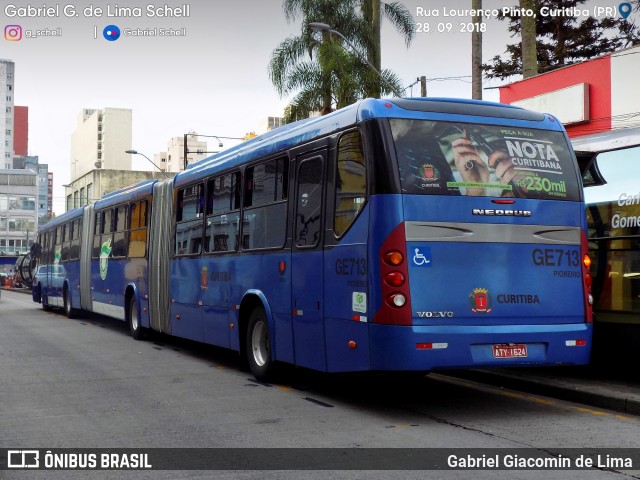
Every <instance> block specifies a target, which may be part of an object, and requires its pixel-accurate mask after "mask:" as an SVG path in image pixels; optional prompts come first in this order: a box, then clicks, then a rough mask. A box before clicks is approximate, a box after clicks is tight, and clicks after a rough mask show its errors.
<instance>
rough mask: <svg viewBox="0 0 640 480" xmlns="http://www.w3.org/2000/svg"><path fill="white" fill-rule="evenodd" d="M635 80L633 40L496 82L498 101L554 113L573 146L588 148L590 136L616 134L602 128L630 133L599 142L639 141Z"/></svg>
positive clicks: (637, 52)
mask: <svg viewBox="0 0 640 480" xmlns="http://www.w3.org/2000/svg"><path fill="white" fill-rule="evenodd" d="M639 85H640V46H637V47H632V48H629V49H626V50H622V51H619V52H615V53H611V54H607V55H604V56H602V57H600V58H596V59H593V60H589V61H586V62H583V63H580V64H576V65H571V66H568V67H563V68H559V69H557V70H553V71H551V72H548V73H543V74H541V75H537V76H535V77H532V78H528V79H526V80H522V81H519V82H515V83H512V84H509V85H506V86H504V87H501V88H500V102H501V103H507V104H512V105H518V106H521V107H524V108H527V109H529V110H535V111H539V112H544V113H551V114H553V115H555V116H556V117H558V119H559V120H560V121H561V122H562V123H563V124H564V126H565V128H566V129H567V133H568V134H569V136H570V137H571V138H572V140H573V141H574V146H575V147H576V149H578V150H580V149H582V148H583V147H584V148H587V147H588V148H587V149H588V150H589V151H594V150H592V149H595V148H597V147H596V145H595V144H596V142H598V143H600V142H602V141H603V139H608V140H609V141H611V140H613V138H614V137H620V135H613V136H611V135H606V134H608V133H613V132H619V133H620V132H621V131H624V133H625V135H622V136H625V137H630V136H631V137H635V140H634V139H633V138H627V141H626V142H625V145H623V144H619V145H617V146H616V147H615V148H610V147H611V146H610V147H609V148H603V149H604V150H613V149H617V148H622V147H624V146H628V145H630V144H633V143H628V142H634V141H636V143H635V144H636V145H637V144H638V143H640V142H638V139H640V88H639ZM603 134H605V135H603ZM578 139H579V141H578ZM600 147H603V145H600Z"/></svg>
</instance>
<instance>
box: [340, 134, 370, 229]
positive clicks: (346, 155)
mask: <svg viewBox="0 0 640 480" xmlns="http://www.w3.org/2000/svg"><path fill="white" fill-rule="evenodd" d="M366 199H367V167H366V164H365V161H364V154H363V153H362V143H361V141H360V132H357V131H356V132H350V133H347V134H345V135H343V136H342V137H341V138H340V142H339V143H338V162H337V171H336V197H335V214H334V219H333V231H334V233H335V235H336V236H337V237H341V236H342V235H343V234H344V233H345V232H346V231H347V230H348V229H349V227H350V226H351V224H352V223H353V222H354V221H355V219H356V217H357V216H358V214H359V213H360V210H362V207H363V206H364V203H365V201H366Z"/></svg>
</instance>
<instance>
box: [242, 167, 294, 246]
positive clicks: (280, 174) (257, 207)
mask: <svg viewBox="0 0 640 480" xmlns="http://www.w3.org/2000/svg"><path fill="white" fill-rule="evenodd" d="M288 178H289V162H288V159H286V158H278V159H274V160H268V161H266V162H264V163H261V164H259V165H255V166H253V167H249V168H247V169H246V171H245V195H244V207H245V209H244V215H243V227H242V228H243V230H242V232H243V233H242V235H243V239H242V248H244V249H247V250H252V249H260V248H278V247H282V246H283V245H284V242H285V240H286V236H287V189H286V184H287V182H288Z"/></svg>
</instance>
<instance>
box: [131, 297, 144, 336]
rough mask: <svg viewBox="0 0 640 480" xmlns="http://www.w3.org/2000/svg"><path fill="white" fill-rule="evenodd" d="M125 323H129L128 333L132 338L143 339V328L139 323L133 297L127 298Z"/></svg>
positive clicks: (136, 304) (136, 305) (136, 306)
mask: <svg viewBox="0 0 640 480" xmlns="http://www.w3.org/2000/svg"><path fill="white" fill-rule="evenodd" d="M127 323H128V325H129V333H130V334H131V336H132V337H133V339H134V340H142V339H144V333H145V332H144V328H143V327H142V326H141V325H140V318H139V317H138V303H137V302H136V299H135V297H133V296H132V297H131V299H129V307H128V308H127Z"/></svg>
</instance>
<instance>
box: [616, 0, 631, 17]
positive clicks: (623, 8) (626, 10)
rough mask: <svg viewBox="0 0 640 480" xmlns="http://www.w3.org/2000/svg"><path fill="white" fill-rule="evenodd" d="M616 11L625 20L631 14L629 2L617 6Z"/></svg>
mask: <svg viewBox="0 0 640 480" xmlns="http://www.w3.org/2000/svg"><path fill="white" fill-rule="evenodd" d="M618 11H619V12H620V16H621V17H622V18H623V19H625V20H626V19H627V17H628V16H629V14H630V13H631V4H630V3H629V2H622V3H621V4H620V5H618Z"/></svg>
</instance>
